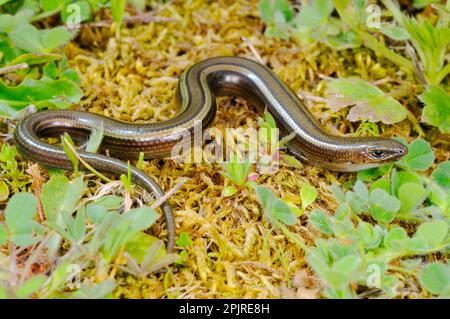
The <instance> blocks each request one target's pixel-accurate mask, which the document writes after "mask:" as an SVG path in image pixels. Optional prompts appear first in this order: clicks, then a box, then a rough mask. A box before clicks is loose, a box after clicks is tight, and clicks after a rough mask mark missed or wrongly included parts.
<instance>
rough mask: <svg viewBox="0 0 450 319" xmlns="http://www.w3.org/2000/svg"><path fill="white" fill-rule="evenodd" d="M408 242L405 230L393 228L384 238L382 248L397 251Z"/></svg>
mask: <svg viewBox="0 0 450 319" xmlns="http://www.w3.org/2000/svg"><path fill="white" fill-rule="evenodd" d="M408 240H409V237H408V234H407V233H406V230H405V229H404V228H402V227H398V226H396V227H393V228H392V229H391V230H389V232H388V233H387V235H386V236H385V237H384V246H386V247H387V248H389V249H394V250H396V249H398V248H399V247H402V246H403V245H404V244H405V243H406V242H407V241H408Z"/></svg>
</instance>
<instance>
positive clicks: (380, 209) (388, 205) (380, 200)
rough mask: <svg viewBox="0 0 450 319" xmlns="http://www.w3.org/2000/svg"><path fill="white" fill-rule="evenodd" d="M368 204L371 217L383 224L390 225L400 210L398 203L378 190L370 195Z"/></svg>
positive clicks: (395, 199)
mask: <svg viewBox="0 0 450 319" xmlns="http://www.w3.org/2000/svg"><path fill="white" fill-rule="evenodd" d="M370 203H371V213H372V216H373V217H374V218H375V219H376V220H378V221H381V222H384V223H390V222H391V221H392V220H393V219H394V217H395V213H397V212H398V211H399V209H400V201H399V200H398V199H397V198H395V197H394V196H391V195H389V194H388V193H387V192H386V191H384V190H382V189H380V188H376V189H374V190H373V191H372V192H371V193H370Z"/></svg>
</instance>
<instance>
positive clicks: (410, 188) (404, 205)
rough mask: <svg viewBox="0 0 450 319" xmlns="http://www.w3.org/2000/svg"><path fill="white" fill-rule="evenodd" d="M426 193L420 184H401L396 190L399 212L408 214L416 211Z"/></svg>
mask: <svg viewBox="0 0 450 319" xmlns="http://www.w3.org/2000/svg"><path fill="white" fill-rule="evenodd" d="M427 195H428V192H427V191H426V190H425V188H424V187H423V186H422V184H416V183H406V184H402V185H401V186H400V187H399V189H398V199H400V202H401V210H402V211H403V212H410V211H412V210H414V209H416V208H417V207H418V206H419V205H420V204H422V203H423V202H424V200H425V199H426V197H427Z"/></svg>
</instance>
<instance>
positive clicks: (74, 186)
mask: <svg viewBox="0 0 450 319" xmlns="http://www.w3.org/2000/svg"><path fill="white" fill-rule="evenodd" d="M85 190H86V185H85V183H84V182H83V177H82V176H80V177H78V178H76V179H74V180H73V181H69V179H68V178H67V177H66V176H64V175H58V176H52V177H51V178H50V180H49V181H48V182H47V183H46V184H45V185H44V186H43V187H42V192H41V201H42V207H43V209H44V212H45V217H46V218H47V220H49V221H52V222H54V223H55V224H56V225H58V226H64V224H63V215H71V214H72V213H73V212H74V211H75V208H76V206H77V204H78V202H79V201H80V199H81V197H82V196H83V194H84V192H85Z"/></svg>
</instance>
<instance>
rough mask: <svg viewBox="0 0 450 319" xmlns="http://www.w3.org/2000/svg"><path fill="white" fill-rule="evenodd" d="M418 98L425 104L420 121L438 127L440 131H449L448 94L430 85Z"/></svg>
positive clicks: (449, 101) (449, 108)
mask: <svg viewBox="0 0 450 319" xmlns="http://www.w3.org/2000/svg"><path fill="white" fill-rule="evenodd" d="M419 98H420V100H421V101H422V102H423V103H424V104H425V107H424V108H423V113H422V121H424V122H426V123H428V124H431V125H433V126H436V127H439V129H440V130H441V132H442V133H450V106H449V105H450V94H449V93H448V92H446V91H445V90H444V89H443V88H441V87H439V86H436V85H430V86H429V87H428V89H427V91H426V92H425V93H422V94H421V95H420V96H419Z"/></svg>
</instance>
